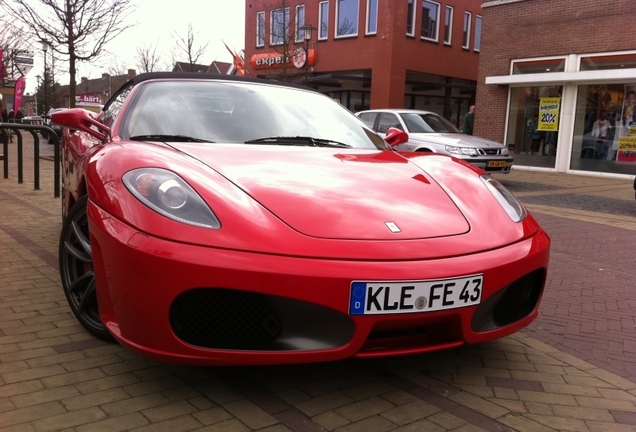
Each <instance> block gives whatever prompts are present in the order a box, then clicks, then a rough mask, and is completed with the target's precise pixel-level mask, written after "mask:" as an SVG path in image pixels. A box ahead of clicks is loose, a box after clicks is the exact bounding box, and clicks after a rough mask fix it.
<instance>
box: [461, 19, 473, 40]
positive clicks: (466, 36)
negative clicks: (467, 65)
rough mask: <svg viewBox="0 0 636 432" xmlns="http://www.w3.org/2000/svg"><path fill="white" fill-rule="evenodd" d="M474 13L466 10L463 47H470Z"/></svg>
mask: <svg viewBox="0 0 636 432" xmlns="http://www.w3.org/2000/svg"><path fill="white" fill-rule="evenodd" d="M472 17H473V14H471V13H470V12H464V39H463V40H462V48H464V49H468V48H470V22H471V20H472Z"/></svg>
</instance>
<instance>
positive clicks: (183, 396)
mask: <svg viewBox="0 0 636 432" xmlns="http://www.w3.org/2000/svg"><path fill="white" fill-rule="evenodd" d="M161 394H163V395H164V396H165V397H167V398H168V399H170V400H171V401H173V402H176V401H181V400H188V399H192V398H196V397H199V396H201V392H199V391H198V390H197V389H195V388H193V387H192V386H189V385H185V386H182V387H175V388H171V389H168V390H164V391H162V392H161Z"/></svg>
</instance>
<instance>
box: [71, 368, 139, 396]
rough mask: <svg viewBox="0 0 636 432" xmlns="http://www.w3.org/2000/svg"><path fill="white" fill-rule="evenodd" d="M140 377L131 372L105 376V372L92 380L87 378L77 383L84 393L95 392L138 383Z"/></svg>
mask: <svg viewBox="0 0 636 432" xmlns="http://www.w3.org/2000/svg"><path fill="white" fill-rule="evenodd" d="M138 382H139V378H137V377H136V376H134V375H133V374H131V373H126V374H121V375H114V376H103V374H102V375H101V376H100V377H98V378H96V379H92V380H87V381H84V382H81V383H78V384H76V387H77V389H78V390H79V391H80V392H82V393H84V394H88V393H94V392H98V391H102V390H107V389H112V388H115V387H123V386H127V385H130V384H134V383H138Z"/></svg>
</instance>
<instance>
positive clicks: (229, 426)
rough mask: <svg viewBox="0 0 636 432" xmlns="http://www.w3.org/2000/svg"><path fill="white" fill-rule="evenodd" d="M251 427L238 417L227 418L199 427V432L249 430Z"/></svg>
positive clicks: (241, 431) (237, 431) (247, 431)
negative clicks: (220, 421)
mask: <svg viewBox="0 0 636 432" xmlns="http://www.w3.org/2000/svg"><path fill="white" fill-rule="evenodd" d="M249 431H251V429H250V428H248V427H247V426H245V425H244V424H243V423H241V422H240V421H238V420H236V419H232V420H226V421H224V422H222V423H216V424H213V425H210V426H206V427H203V428H201V429H198V430H197V432H249Z"/></svg>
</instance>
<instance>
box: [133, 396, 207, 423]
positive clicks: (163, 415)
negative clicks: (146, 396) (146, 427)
mask: <svg viewBox="0 0 636 432" xmlns="http://www.w3.org/2000/svg"><path fill="white" fill-rule="evenodd" d="M196 410H197V409H196V408H195V407H194V406H193V405H191V404H189V403H188V402H186V401H177V402H170V403H168V404H165V405H161V406H158V407H154V408H148V409H145V410H143V411H142V412H141V413H142V414H143V415H144V416H145V417H146V418H147V419H148V420H150V421H151V422H153V423H157V422H162V421H165V420H169V419H172V418H175V417H181V416H184V415H186V414H190V413H193V412H195V411H196Z"/></svg>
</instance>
